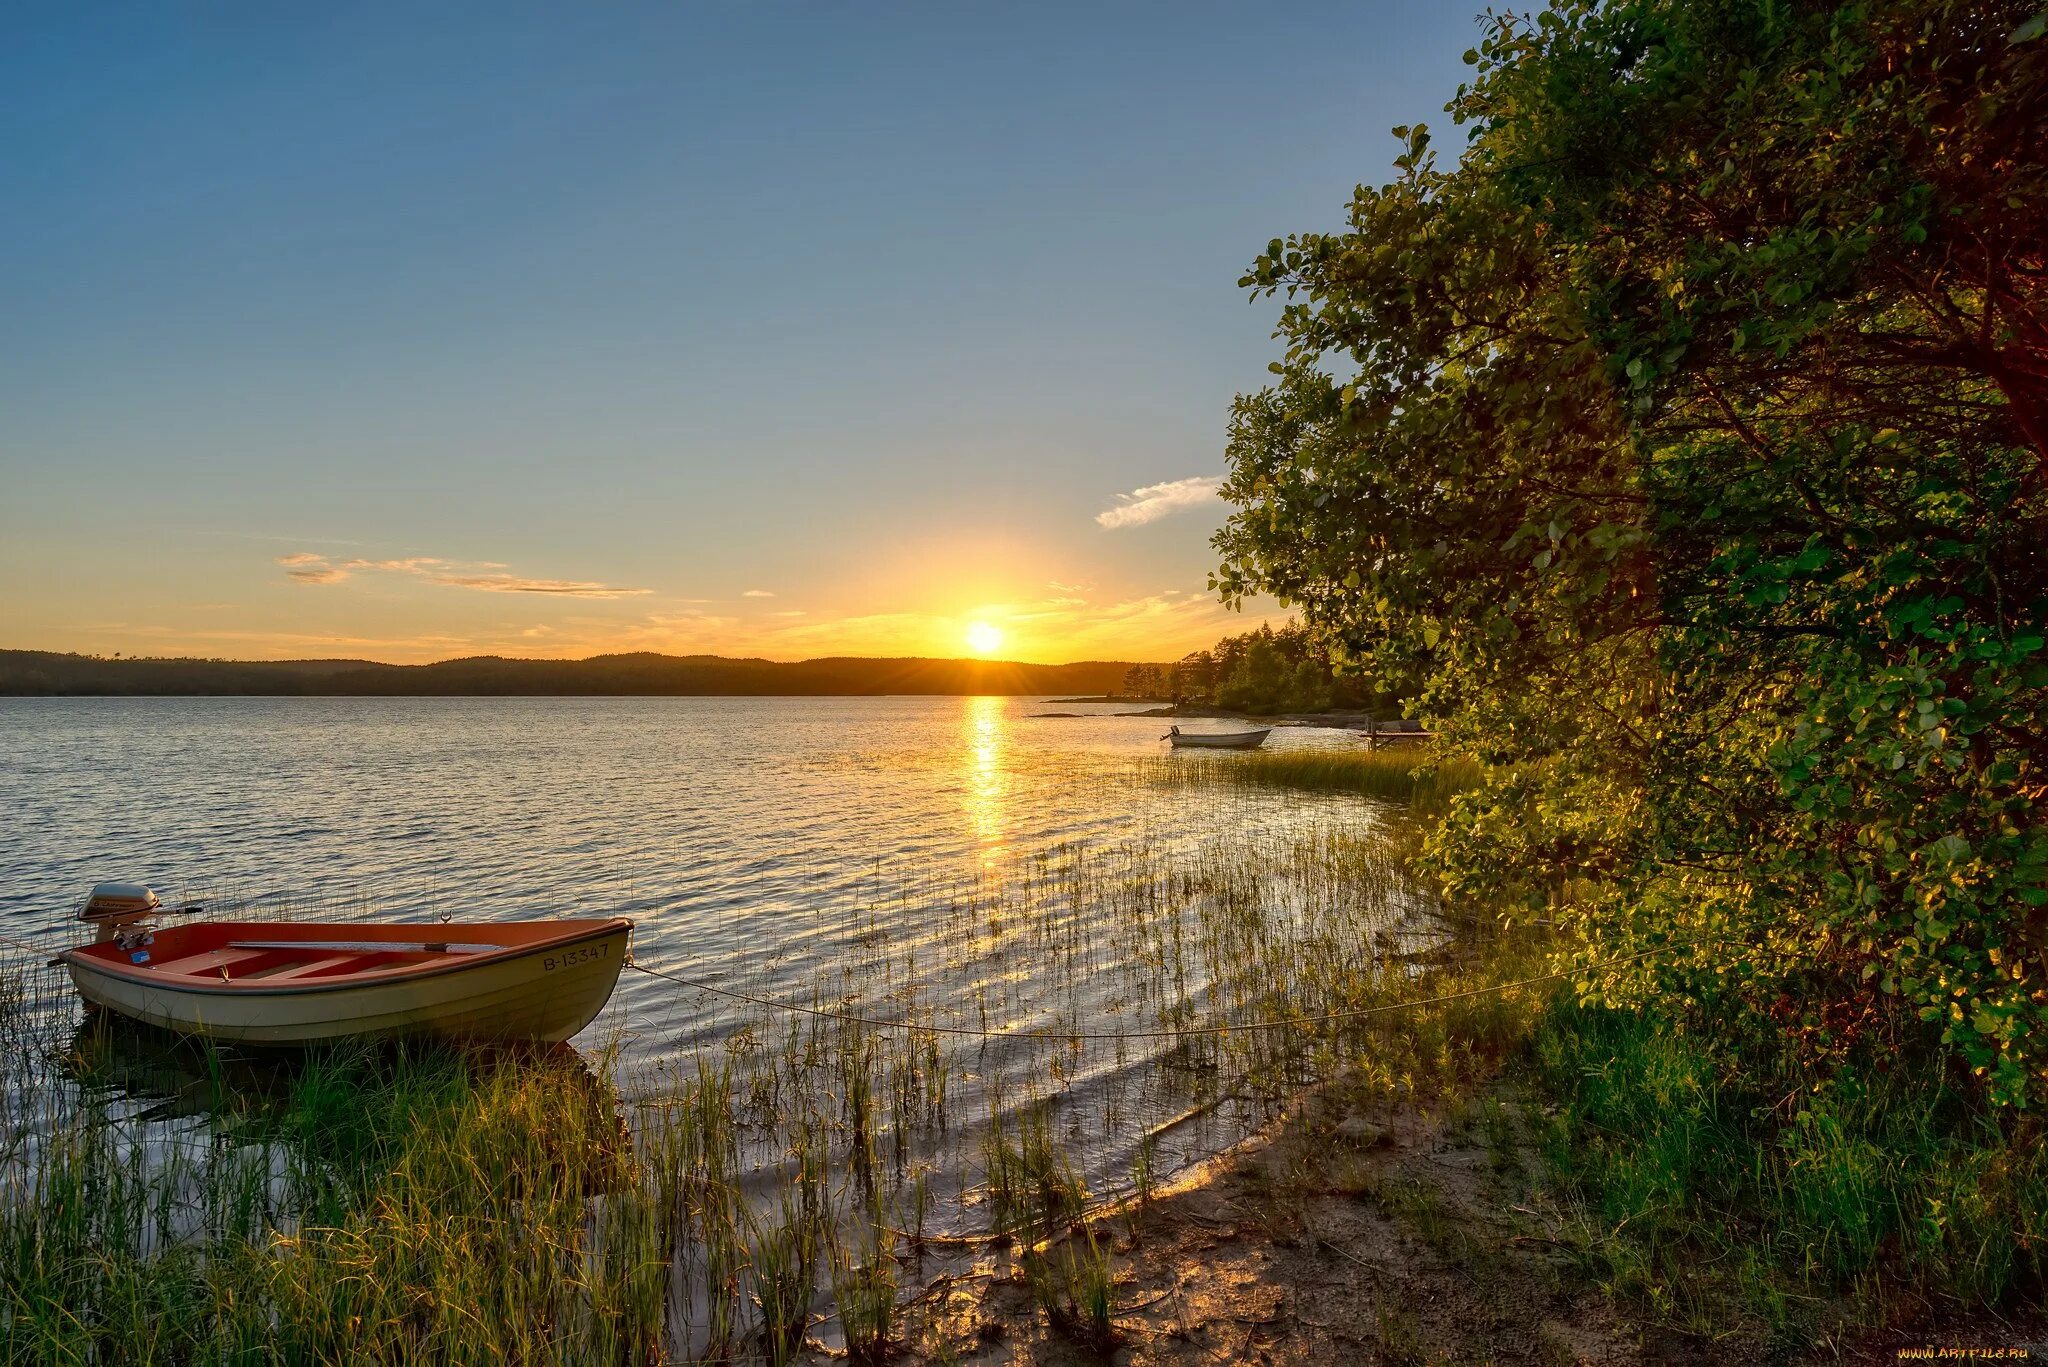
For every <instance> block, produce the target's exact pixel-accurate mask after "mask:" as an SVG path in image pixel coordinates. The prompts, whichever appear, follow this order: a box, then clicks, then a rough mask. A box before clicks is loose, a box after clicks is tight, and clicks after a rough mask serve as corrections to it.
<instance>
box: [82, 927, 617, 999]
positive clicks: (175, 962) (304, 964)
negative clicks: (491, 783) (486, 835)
mask: <svg viewBox="0 0 2048 1367" xmlns="http://www.w3.org/2000/svg"><path fill="white" fill-rule="evenodd" d="M612 924H614V923H611V922H604V921H545V922H526V923H522V922H516V921H513V922H496V923H490V924H471V925H465V926H442V925H411V926H393V925H335V924H332V923H330V924H326V925H306V924H291V923H266V922H222V921H215V922H205V923H201V924H198V925H190V926H172V927H166V928H163V929H159V930H157V931H156V932H155V933H154V935H153V936H152V937H151V938H150V940H149V942H148V943H145V944H133V945H124V944H122V943H120V942H117V941H115V940H102V941H100V942H98V943H96V944H92V945H87V946H83V947H82V948H81V949H79V950H78V951H77V952H78V953H79V954H82V955H84V956H86V957H89V958H93V959H98V960H100V961H101V962H103V963H106V964H108V965H110V966H113V967H117V968H122V969H126V970H128V971H130V972H133V971H135V970H138V969H139V970H142V971H144V972H149V973H161V974H166V975H174V976H178V977H186V978H198V979H202V980H204V981H209V982H225V983H244V982H246V983H256V982H261V983H264V984H266V985H275V984H282V983H288V982H293V983H296V982H318V981H322V980H332V979H336V978H351V977H357V976H360V975H364V974H381V973H386V972H396V971H403V970H405V969H409V968H420V967H426V966H429V965H438V964H446V963H449V962H451V961H461V960H470V959H474V958H478V957H481V956H487V955H491V954H498V953H503V952H505V951H508V950H517V949H528V948H536V947H539V946H541V945H544V944H549V943H552V942H556V941H562V940H575V939H580V938H582V937H583V936H585V935H587V934H589V933H590V932H592V931H594V930H597V929H599V928H609V927H610V926H611V925H612Z"/></svg>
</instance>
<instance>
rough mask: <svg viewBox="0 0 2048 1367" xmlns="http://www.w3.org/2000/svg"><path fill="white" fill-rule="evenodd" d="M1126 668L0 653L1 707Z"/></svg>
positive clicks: (898, 681)
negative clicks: (79, 698)
mask: <svg viewBox="0 0 2048 1367" xmlns="http://www.w3.org/2000/svg"><path fill="white" fill-rule="evenodd" d="M1131 665H1132V662H1131V661H1128V660H1104V661H1095V660H1090V661H1083V662H1081V663H1078V664H1065V665H1029V664H1010V663H1005V662H1001V661H989V660H926V659H900V660H873V659H858V658H837V659H824V660H802V661H797V662H794V663H780V662H777V661H774V660H730V659H726V658H724V657H722V656H718V655H686V656H678V655H652V654H634V655H598V656H593V657H592V658H590V659H588V660H510V659H504V658H501V657H499V656H495V655H483V656H478V657H475V658H473V659H466V660H443V661H441V662H439V663H437V664H429V665H387V664H377V663H374V662H372V661H369V660H276V661H261V660H257V661H251V660H175V659H165V660H156V659H102V658H100V657H99V656H94V655H61V654H57V653H55V652H51V651H40V650H0V695H14V696H22V695H90V694H157V695H163V694H375V695H401V694H440V695H458V694H470V695H501V696H512V695H524V696H545V695H551V694H586V693H597V694H613V695H623V694H651V695H661V696H676V697H689V696H701V697H717V696H737V697H760V696H771V695H776V694H802V695H813V696H815V695H825V694H879V693H923V694H986V693H995V694H1023V695H1031V694H1048V693H1085V694H1102V693H1110V692H1114V691H1115V690H1116V689H1117V687H1118V686H1119V685H1120V684H1121V683H1122V682H1123V678H1124V675H1125V674H1126V673H1127V672H1128V671H1129V670H1130V668H1131Z"/></svg>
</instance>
